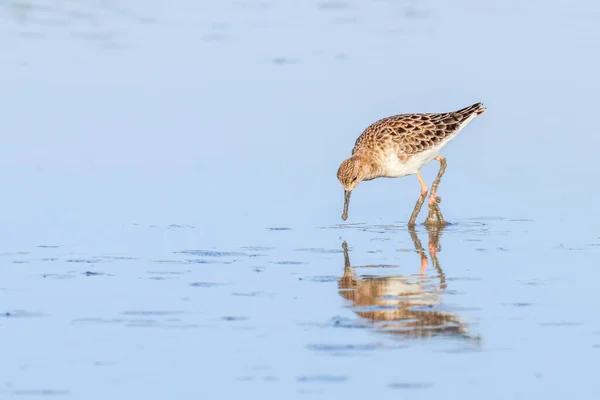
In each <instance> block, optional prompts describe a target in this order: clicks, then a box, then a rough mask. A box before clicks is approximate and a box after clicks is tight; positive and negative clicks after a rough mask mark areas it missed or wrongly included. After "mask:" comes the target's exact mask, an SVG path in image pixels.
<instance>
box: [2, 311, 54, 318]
mask: <svg viewBox="0 0 600 400" xmlns="http://www.w3.org/2000/svg"><path fill="white" fill-rule="evenodd" d="M0 316H2V317H6V318H36V317H45V316H46V314H42V313H40V312H35V311H27V310H13V311H6V312H4V313H2V314H0Z"/></svg>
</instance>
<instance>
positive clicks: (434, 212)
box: [425, 156, 447, 226]
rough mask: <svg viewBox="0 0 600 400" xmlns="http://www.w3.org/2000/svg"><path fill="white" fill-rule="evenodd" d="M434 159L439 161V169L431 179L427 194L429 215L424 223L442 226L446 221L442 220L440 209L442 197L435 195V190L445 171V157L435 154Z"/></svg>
mask: <svg viewBox="0 0 600 400" xmlns="http://www.w3.org/2000/svg"><path fill="white" fill-rule="evenodd" d="M435 159H436V160H437V161H439V162H440V170H439V172H438V174H437V177H436V178H435V180H434V181H433V184H432V185H431V194H430V196H429V215H428V216H427V219H426V220H425V225H437V226H440V225H442V226H443V225H446V224H447V222H446V221H445V220H444V216H443V215H442V212H441V211H440V206H439V202H440V201H442V199H441V198H440V197H437V196H436V191H437V188H438V186H439V184H440V180H441V179H442V175H444V172H445V171H446V159H445V158H444V157H441V156H437V157H435Z"/></svg>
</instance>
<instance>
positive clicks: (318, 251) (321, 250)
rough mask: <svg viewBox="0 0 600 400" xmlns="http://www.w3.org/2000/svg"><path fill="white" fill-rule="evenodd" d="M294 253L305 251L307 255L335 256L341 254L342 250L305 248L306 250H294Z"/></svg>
mask: <svg viewBox="0 0 600 400" xmlns="http://www.w3.org/2000/svg"><path fill="white" fill-rule="evenodd" d="M296 251H306V252H309V253H315V254H337V253H343V252H344V251H343V250H339V249H323V248H306V249H296Z"/></svg>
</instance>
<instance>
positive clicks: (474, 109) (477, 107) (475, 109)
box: [456, 103, 486, 118]
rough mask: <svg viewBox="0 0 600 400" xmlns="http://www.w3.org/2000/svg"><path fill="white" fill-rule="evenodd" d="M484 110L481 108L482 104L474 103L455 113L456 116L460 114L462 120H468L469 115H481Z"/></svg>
mask: <svg viewBox="0 0 600 400" xmlns="http://www.w3.org/2000/svg"><path fill="white" fill-rule="evenodd" d="M485 110H486V108H485V107H484V106H483V103H475V104H473V105H472V106H469V107H465V108H461V109H460V110H458V111H456V113H457V114H461V115H462V116H463V118H469V117H470V116H471V115H473V114H475V116H477V115H480V114H483V113H484V112H485Z"/></svg>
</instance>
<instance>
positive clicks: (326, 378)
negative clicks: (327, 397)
mask: <svg viewBox="0 0 600 400" xmlns="http://www.w3.org/2000/svg"><path fill="white" fill-rule="evenodd" d="M296 380H297V381H298V382H300V383H340V382H345V381H347V380H348V377H346V376H340V375H305V376H299V377H298V378H296Z"/></svg>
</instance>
